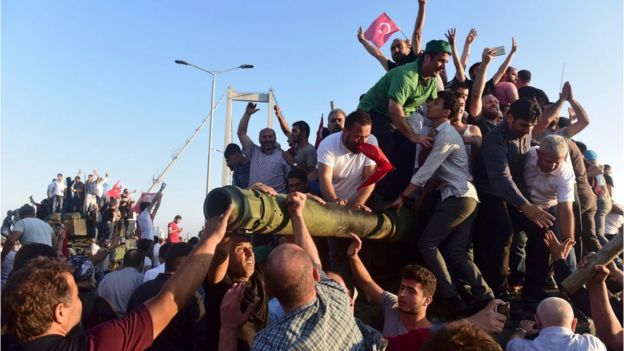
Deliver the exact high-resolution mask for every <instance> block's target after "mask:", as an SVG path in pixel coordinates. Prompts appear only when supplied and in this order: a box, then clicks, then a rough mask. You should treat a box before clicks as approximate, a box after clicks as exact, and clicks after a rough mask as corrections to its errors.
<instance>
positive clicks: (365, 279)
mask: <svg viewBox="0 0 624 351" xmlns="http://www.w3.org/2000/svg"><path fill="white" fill-rule="evenodd" d="M351 236H352V237H353V241H352V242H351V245H349V248H348V249H347V256H348V257H349V264H350V265H351V272H352V273H353V279H354V280H355V283H356V284H357V286H358V287H360V289H362V290H363V291H364V294H365V295H366V297H368V299H369V300H371V301H373V302H374V303H376V304H378V305H381V304H382V303H383V292H384V291H383V289H382V288H381V287H380V286H379V285H377V283H375V281H374V280H373V278H372V277H371V275H370V273H368V270H367V269H366V267H365V266H364V263H362V260H361V259H360V256H359V255H358V253H359V252H360V250H361V249H362V240H360V238H359V237H358V236H357V235H355V234H351Z"/></svg>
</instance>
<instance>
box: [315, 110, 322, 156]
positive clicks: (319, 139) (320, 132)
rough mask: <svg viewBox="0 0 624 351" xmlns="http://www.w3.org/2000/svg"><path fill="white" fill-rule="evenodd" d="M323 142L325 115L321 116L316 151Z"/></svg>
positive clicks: (317, 131)
mask: <svg viewBox="0 0 624 351" xmlns="http://www.w3.org/2000/svg"><path fill="white" fill-rule="evenodd" d="M321 140H323V114H321V123H319V127H318V129H317V130H316V141H315V142H314V148H315V149H318V147H319V145H320V144H321Z"/></svg>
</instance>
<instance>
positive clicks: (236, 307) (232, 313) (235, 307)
mask: <svg viewBox="0 0 624 351" xmlns="http://www.w3.org/2000/svg"><path fill="white" fill-rule="evenodd" d="M244 294H245V283H238V282H237V283H234V285H232V287H231V288H230V290H228V291H227V292H226V293H225V296H223V300H222V301H221V328H226V329H229V330H234V329H237V328H238V327H239V326H241V325H242V324H243V323H245V322H246V321H247V320H248V319H249V316H250V315H251V312H253V310H254V307H255V304H253V303H252V304H249V305H248V306H247V309H245V312H243V311H241V301H242V299H243V295H244Z"/></svg>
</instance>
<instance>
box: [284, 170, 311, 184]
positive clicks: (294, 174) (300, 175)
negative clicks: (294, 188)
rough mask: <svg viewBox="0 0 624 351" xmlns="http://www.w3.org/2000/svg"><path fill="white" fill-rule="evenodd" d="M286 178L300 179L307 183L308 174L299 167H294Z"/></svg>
mask: <svg viewBox="0 0 624 351" xmlns="http://www.w3.org/2000/svg"><path fill="white" fill-rule="evenodd" d="M288 178H297V179H300V180H302V181H304V182H307V181H308V174H307V173H306V171H305V170H304V169H303V168H301V167H295V168H293V169H291V170H290V172H288V175H287V176H286V179H288Z"/></svg>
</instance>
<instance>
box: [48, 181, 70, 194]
mask: <svg viewBox="0 0 624 351" xmlns="http://www.w3.org/2000/svg"><path fill="white" fill-rule="evenodd" d="M65 189H67V184H65V181H64V180H60V181H59V180H55V181H54V192H53V193H52V195H54V196H63V195H65Z"/></svg>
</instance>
